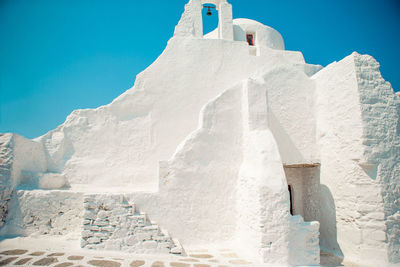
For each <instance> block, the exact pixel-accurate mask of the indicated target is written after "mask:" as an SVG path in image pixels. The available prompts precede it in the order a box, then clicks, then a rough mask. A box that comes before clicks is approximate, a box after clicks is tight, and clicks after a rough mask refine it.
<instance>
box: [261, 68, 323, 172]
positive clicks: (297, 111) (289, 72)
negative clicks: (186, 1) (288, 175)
mask: <svg viewBox="0 0 400 267" xmlns="http://www.w3.org/2000/svg"><path fill="white" fill-rule="evenodd" d="M263 79H264V81H265V83H266V85H267V92H268V105H269V109H270V111H269V114H268V117H269V124H270V128H271V131H272V133H273V134H274V137H275V139H276V141H277V143H278V147H279V152H280V155H281V157H282V161H283V162H284V163H285V164H296V163H313V162H319V154H318V149H317V146H316V139H315V116H316V115H315V109H314V92H315V84H314V82H313V81H312V80H310V79H309V77H308V76H307V75H306V74H305V73H304V72H303V71H301V70H298V69H296V68H293V67H286V66H285V67H279V68H274V69H273V70H271V71H269V72H267V73H266V74H264V75H263Z"/></svg>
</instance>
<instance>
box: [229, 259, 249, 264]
mask: <svg viewBox="0 0 400 267" xmlns="http://www.w3.org/2000/svg"><path fill="white" fill-rule="evenodd" d="M229 263H232V264H237V265H240V264H242V265H243V264H251V262H248V261H245V260H230V261H229Z"/></svg>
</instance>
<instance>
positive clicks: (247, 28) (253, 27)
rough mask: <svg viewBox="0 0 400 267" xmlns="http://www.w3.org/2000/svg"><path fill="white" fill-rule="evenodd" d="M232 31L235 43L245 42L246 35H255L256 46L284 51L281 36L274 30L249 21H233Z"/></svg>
mask: <svg viewBox="0 0 400 267" xmlns="http://www.w3.org/2000/svg"><path fill="white" fill-rule="evenodd" d="M233 31H234V40H235V41H246V33H247V34H249V33H251V34H254V35H255V43H256V45H257V46H266V47H269V48H272V49H279V50H285V44H284V42H283V38H282V35H281V34H280V33H279V32H278V31H276V30H275V29H273V28H271V27H268V26H265V25H264V24H262V23H260V22H257V21H255V20H251V19H234V20H233Z"/></svg>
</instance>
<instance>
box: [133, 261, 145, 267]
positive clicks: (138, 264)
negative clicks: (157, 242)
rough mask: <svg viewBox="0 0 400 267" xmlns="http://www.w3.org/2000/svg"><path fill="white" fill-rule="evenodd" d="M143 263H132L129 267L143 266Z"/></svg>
mask: <svg viewBox="0 0 400 267" xmlns="http://www.w3.org/2000/svg"><path fill="white" fill-rule="evenodd" d="M145 263H146V262H145V261H141V260H138V261H133V262H132V263H131V267H139V266H143V265H144V264H145Z"/></svg>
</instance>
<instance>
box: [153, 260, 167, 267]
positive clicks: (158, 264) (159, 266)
mask: <svg viewBox="0 0 400 267" xmlns="http://www.w3.org/2000/svg"><path fill="white" fill-rule="evenodd" d="M151 267H165V265H164V263H163V262H162V261H155V262H153V263H152V264H151Z"/></svg>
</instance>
